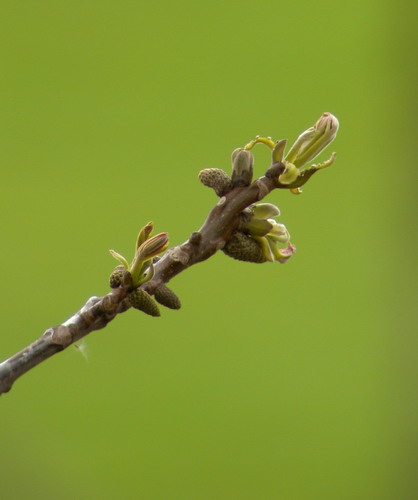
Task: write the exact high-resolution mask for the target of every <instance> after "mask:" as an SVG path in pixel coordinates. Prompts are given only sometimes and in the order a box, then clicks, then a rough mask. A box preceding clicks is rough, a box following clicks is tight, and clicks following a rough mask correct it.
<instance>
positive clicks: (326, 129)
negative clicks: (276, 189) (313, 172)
mask: <svg viewBox="0 0 418 500" xmlns="http://www.w3.org/2000/svg"><path fill="white" fill-rule="evenodd" d="M338 126H339V123H338V120H337V118H336V117H335V116H334V115H332V114H331V113H323V115H322V116H321V117H320V118H319V120H318V121H317V122H316V123H315V125H314V126H313V127H310V128H309V129H307V130H305V132H303V133H302V134H301V135H300V136H299V137H298V138H297V140H296V142H295V143H294V144H293V146H292V147H291V149H290V151H289V152H288V154H287V155H286V160H287V161H288V162H290V163H293V164H294V165H295V166H296V167H301V166H303V165H305V163H307V162H309V161H311V160H313V159H314V158H315V157H316V156H318V155H319V153H321V151H323V150H324V149H325V148H326V147H327V146H328V144H330V142H332V141H333V140H334V139H335V136H336V135H337V131H338Z"/></svg>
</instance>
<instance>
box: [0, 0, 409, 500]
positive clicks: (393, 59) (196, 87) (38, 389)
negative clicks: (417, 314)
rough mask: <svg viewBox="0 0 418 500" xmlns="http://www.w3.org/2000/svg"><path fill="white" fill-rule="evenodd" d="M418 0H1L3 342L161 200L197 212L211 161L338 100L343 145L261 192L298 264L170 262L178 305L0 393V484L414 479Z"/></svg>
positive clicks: (247, 494) (295, 495) (125, 487)
mask: <svg viewBox="0 0 418 500" xmlns="http://www.w3.org/2000/svg"><path fill="white" fill-rule="evenodd" d="M412 14H413V10H411V8H407V5H406V4H404V5H402V4H401V3H399V2H396V3H392V2H382V1H377V0H375V1H360V0H354V1H350V2H345V1H344V2H331V1H322V0H318V1H316V2H308V1H303V2H277V1H265V2H263V3H258V4H257V3H255V2H248V1H242V2H232V1H226V2H222V3H221V2H219V4H218V3H212V2H191V1H178V2H158V3H150V2H141V1H136V2H135V1H126V0H124V1H118V2H116V1H103V0H102V1H76V0H72V1H60V0H54V1H53V0H51V1H45V0H37V1H9V0H2V2H1V3H0V19H1V20H0V40H1V58H0V61H1V78H0V92H1V94H0V95H1V106H0V126H1V130H0V168H1V172H2V182H1V188H0V189H1V192H0V203H1V212H0V215H1V228H2V236H1V249H0V252H1V255H0V257H1V274H2V288H1V306H0V307H1V311H0V312H1V318H2V320H1V343H0V344H1V345H0V354H1V357H2V358H5V357H7V356H9V355H11V354H14V352H16V351H17V350H19V349H21V348H23V347H24V346H25V345H27V344H28V343H30V342H31V341H32V340H34V339H35V338H36V337H38V336H39V335H41V334H42V332H43V331H44V330H45V329H46V328H48V327H49V326H53V325H56V324H59V323H60V322H62V321H63V320H65V319H66V318H68V317H69V316H70V315H71V314H72V313H73V312H75V311H76V310H78V309H79V308H80V307H81V306H82V305H83V304H84V302H85V301H86V300H87V298H88V297H90V296H91V295H94V294H95V295H100V294H104V293H106V292H107V290H108V288H107V278H108V275H109V273H110V272H111V270H112V268H113V266H114V265H115V262H114V261H113V259H111V257H110V256H109V254H108V249H109V248H115V249H116V250H118V251H120V252H121V253H123V254H125V255H128V256H129V257H130V256H131V254H132V251H133V244H134V241H135V238H136V234H137V231H138V229H139V228H140V226H141V225H143V224H144V223H146V222H148V221H149V220H153V221H154V223H155V227H156V230H157V231H168V232H169V233H170V240H171V244H172V245H175V244H179V243H181V242H183V241H184V240H185V239H186V238H187V237H188V236H189V235H190V233H191V232H192V231H194V230H196V229H198V228H199V227H200V225H201V224H202V222H203V220H204V218H205V216H206V214H207V212H208V211H209V210H210V208H211V207H212V206H213V205H214V203H216V197H215V195H214V193H213V192H211V191H210V190H209V189H207V188H205V187H203V186H202V185H200V184H199V182H198V180H197V174H198V172H199V170H201V169H202V168H205V167H214V166H216V167H221V168H226V169H229V168H230V153H231V151H232V150H233V149H235V148H236V147H239V146H243V145H244V144H246V143H247V142H248V141H249V140H251V139H252V138H254V136H255V135H256V134H261V135H271V136H273V138H274V139H281V138H288V139H289V141H292V140H294V139H295V138H296V137H297V135H298V134H299V133H300V132H301V131H302V130H304V129H306V128H307V127H309V126H310V125H312V124H313V123H314V122H315V121H316V119H317V118H318V117H319V116H320V115H321V113H322V112H324V111H330V112H332V113H334V114H335V115H336V116H337V117H338V118H339V120H340V132H339V135H338V137H337V139H336V140H335V142H334V143H333V144H332V146H331V148H330V150H329V151H327V153H331V151H333V150H335V151H337V153H338V158H337V162H336V164H335V166H333V167H332V168H330V169H328V170H326V171H324V172H322V173H320V174H318V175H317V176H315V177H314V178H313V179H312V180H311V181H310V182H309V184H307V185H306V186H305V188H304V193H303V195H301V196H293V195H291V194H290V193H288V192H286V191H280V192H279V191H276V192H273V193H272V194H271V195H270V196H269V197H268V200H267V201H270V202H273V203H275V204H278V205H279V206H280V208H281V211H282V215H281V217H280V222H283V223H285V224H286V225H287V227H288V229H289V231H290V233H291V235H292V241H293V242H294V243H295V245H296V246H297V248H298V251H297V253H296V255H295V256H294V257H293V258H292V259H291V260H290V261H289V262H288V263H286V264H285V265H280V264H265V265H262V266H260V265H252V264H246V263H240V262H237V261H233V260H232V259H228V258H227V257H226V256H225V255H223V254H222V253H219V254H217V255H215V256H214V257H213V258H211V259H210V260H209V261H206V262H204V263H202V264H200V265H198V266H195V267H193V268H191V269H189V270H188V271H187V272H184V273H183V274H181V275H179V276H178V277H177V278H176V279H175V280H173V282H172V287H173V289H174V290H175V291H176V292H177V293H178V294H179V295H180V297H181V299H182V302H183V308H182V309H181V310H180V311H170V310H164V311H163V314H162V317H161V318H158V319H156V318H151V317H147V316H145V315H143V314H140V313H138V312H136V311H129V312H128V313H126V314H124V315H121V316H120V317H118V318H117V319H116V320H115V321H114V322H112V323H111V324H110V325H109V326H108V327H107V328H106V329H105V330H102V331H99V332H94V333H93V334H91V335H90V336H89V337H88V338H87V340H86V345H85V347H86V350H87V354H88V360H87V361H86V360H85V359H84V357H83V356H82V354H81V353H80V352H79V351H78V350H76V349H74V348H70V349H68V350H67V351H65V352H63V353H61V354H59V355H57V356H55V357H54V358H52V359H50V360H48V361H47V362H45V363H43V364H42V365H41V366H39V367H38V368H36V369H34V370H33V371H31V372H29V373H28V374H27V375H25V376H24V377H23V378H22V379H20V380H19V381H18V382H16V384H15V386H14V387H13V389H12V391H11V392H10V393H9V394H7V395H5V396H3V397H1V398H0V443H1V444H0V446H1V453H0V496H1V497H2V498H7V499H13V500H14V499H23V498H32V499H55V498H59V499H74V498H80V499H91V498H102V499H114V498H123V499H131V498H132V499H133V498H141V499H150V500H154V499H156V500H157V499H168V500H170V499H185V500H186V499H187V500H188V499H191V500H194V499H196V500H200V499H202V500H203V499H204V500H206V499H283V500H299V499H301V500H304V499H356V500H357V499H367V500H370V499H401V498H402V499H403V498H404V499H411V498H413V497H415V494H416V493H415V494H414V485H413V476H414V472H415V471H414V469H415V460H414V455H415V453H416V448H415V443H416V441H417V434H416V429H415V427H416V419H417V414H416V405H415V404H414V403H413V398H414V390H413V389H414V386H415V385H416V384H415V378H414V377H416V370H415V363H416V361H415V359H414V358H415V352H416V341H415V340H414V335H413V322H412V312H413V309H414V307H415V306H414V302H413V298H414V292H415V287H414V281H413V279H412V272H413V270H414V268H413V267H412V260H411V261H409V259H410V258H411V257H412V251H413V250H412V248H413V247H412V244H413V243H414V240H413V239H412V238H411V237H410V234H411V233H412V228H413V222H414V220H415V219H413V215H412V210H411V209H410V208H408V205H409V203H410V201H411V200H412V195H413V191H412V176H413V170H412V167H413V164H412V161H413V157H412V147H413V146H414V140H413V139H412V132H413V129H414V127H415V124H414V121H415V119H414V114H413V113H414V99H413V98H412V91H413V89H414V86H415V82H416V79H415V69H414V68H415V65H416V57H415V56H414V55H413V52H412V49H413V40H412V33H413V31H412V18H413V15H412ZM415 101H416V99H415ZM414 137H415V135H414ZM415 140H416V139H415ZM264 149H265V150H264ZM264 149H263V147H261V146H258V147H257V148H256V149H255V155H256V164H255V172H256V175H257V176H260V175H262V174H263V173H264V171H265V169H266V167H267V166H268V164H269V154H268V151H267V149H266V148H264ZM321 158H326V155H325V154H323V155H322V156H321Z"/></svg>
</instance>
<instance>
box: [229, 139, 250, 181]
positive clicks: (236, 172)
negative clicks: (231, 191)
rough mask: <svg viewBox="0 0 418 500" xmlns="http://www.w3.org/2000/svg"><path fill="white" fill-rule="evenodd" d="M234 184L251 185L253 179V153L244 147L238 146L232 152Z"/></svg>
mask: <svg viewBox="0 0 418 500" xmlns="http://www.w3.org/2000/svg"><path fill="white" fill-rule="evenodd" d="M231 159H232V184H233V186H234V187H236V186H249V185H250V184H251V181H252V179H253V163H254V159H253V155H252V153H251V152H250V151H248V150H246V149H244V148H238V149H236V150H235V151H233V153H232V157H231Z"/></svg>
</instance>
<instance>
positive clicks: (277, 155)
mask: <svg viewBox="0 0 418 500" xmlns="http://www.w3.org/2000/svg"><path fill="white" fill-rule="evenodd" d="M286 142H287V141H286V139H282V140H281V141H277V142H276V144H275V145H274V148H273V155H272V157H273V163H281V162H282V160H283V155H284V150H285V148H286Z"/></svg>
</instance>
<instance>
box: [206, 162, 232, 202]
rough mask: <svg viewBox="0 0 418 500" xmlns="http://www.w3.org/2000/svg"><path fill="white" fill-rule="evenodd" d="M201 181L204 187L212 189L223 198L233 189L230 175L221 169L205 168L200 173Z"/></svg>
mask: <svg viewBox="0 0 418 500" xmlns="http://www.w3.org/2000/svg"><path fill="white" fill-rule="evenodd" d="M199 180H200V182H201V183H202V184H203V185H204V186H208V187H210V188H212V189H213V190H214V191H215V193H216V194H217V195H218V196H219V197H221V196H224V195H225V194H226V193H228V192H229V191H231V189H232V181H231V178H230V177H229V175H228V174H227V173H226V172H224V171H223V170H221V169H220V168H205V169H204V170H201V171H200V172H199Z"/></svg>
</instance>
